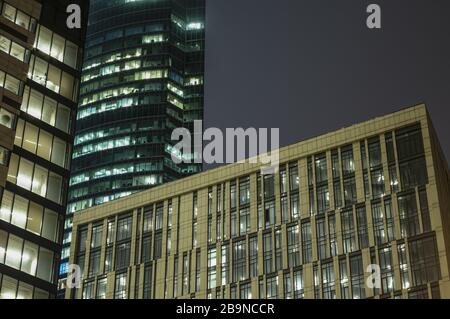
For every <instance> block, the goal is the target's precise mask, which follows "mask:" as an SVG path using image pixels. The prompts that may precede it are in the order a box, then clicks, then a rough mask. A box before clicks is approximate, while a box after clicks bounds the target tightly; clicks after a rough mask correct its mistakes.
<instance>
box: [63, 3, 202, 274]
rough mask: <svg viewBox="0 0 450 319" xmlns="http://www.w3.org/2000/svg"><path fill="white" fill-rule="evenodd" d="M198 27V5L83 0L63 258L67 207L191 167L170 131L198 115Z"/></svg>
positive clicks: (157, 180) (194, 168) (133, 189)
mask: <svg viewBox="0 0 450 319" xmlns="http://www.w3.org/2000/svg"><path fill="white" fill-rule="evenodd" d="M204 27H205V0H157V1H146V0H140V1H129V0H92V1H91V7H90V14H89V26H88V31H87V33H88V34H87V41H86V54H85V60H84V66H83V73H82V84H81V88H80V103H79V108H78V115H77V129H76V136H75V145H74V151H73V165H72V171H71V178H70V191H69V205H68V217H67V223H66V224H67V227H66V232H65V241H66V243H65V246H64V250H63V254H64V256H67V254H68V251H69V244H70V234H71V220H72V216H73V214H74V213H76V212H77V211H79V210H81V209H86V208H89V207H92V206H95V205H98V204H102V203H106V202H108V201H111V200H115V199H118V198H122V197H124V196H127V195H130V194H133V193H136V192H139V191H142V190H144V189H148V188H150V187H153V186H155V185H158V184H161V183H164V182H169V181H173V180H175V179H178V178H180V177H183V176H187V175H189V174H193V173H197V172H199V171H200V170H201V168H202V166H201V164H190V165H187V164H180V165H176V164H174V162H173V161H172V158H171V155H172V153H173V150H172V146H173V145H174V142H172V141H171V133H172V130H173V129H174V128H176V127H185V128H188V129H190V130H192V128H193V121H194V120H200V119H202V118H203V74H204V36H205V34H204V29H205V28H204ZM190 156H194V155H193V154H192V155H190ZM66 268H67V259H63V264H62V269H61V270H62V272H61V276H62V278H64V277H65V270H66Z"/></svg>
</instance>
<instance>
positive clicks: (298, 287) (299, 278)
mask: <svg viewBox="0 0 450 319" xmlns="http://www.w3.org/2000/svg"><path fill="white" fill-rule="evenodd" d="M304 297H305V294H304V285H303V271H302V270H301V269H300V270H295V271H294V299H303V298H304Z"/></svg>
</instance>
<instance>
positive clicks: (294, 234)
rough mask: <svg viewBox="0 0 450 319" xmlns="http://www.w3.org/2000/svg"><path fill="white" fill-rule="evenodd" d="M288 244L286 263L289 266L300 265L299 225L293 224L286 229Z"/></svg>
mask: <svg viewBox="0 0 450 319" xmlns="http://www.w3.org/2000/svg"><path fill="white" fill-rule="evenodd" d="M286 231H287V245H288V264H289V268H293V267H297V266H299V265H300V263H301V262H300V247H299V236H300V234H299V226H298V225H294V226H290V227H288V228H287V229H286Z"/></svg>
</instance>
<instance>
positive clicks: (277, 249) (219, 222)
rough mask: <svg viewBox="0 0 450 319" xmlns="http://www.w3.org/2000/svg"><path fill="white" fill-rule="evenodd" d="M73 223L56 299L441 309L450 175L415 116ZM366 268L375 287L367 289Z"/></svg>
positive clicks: (381, 121) (137, 198)
mask: <svg viewBox="0 0 450 319" xmlns="http://www.w3.org/2000/svg"><path fill="white" fill-rule="evenodd" d="M280 163H281V164H280V169H279V171H278V172H276V173H275V174H273V175H261V174H260V166H259V165H258V164H250V163H247V164H239V163H237V164H232V165H227V166H223V167H219V168H216V169H213V170H210V171H206V172H204V173H201V174H198V175H196V176H191V177H187V178H184V179H181V180H178V181H174V182H171V183H168V184H165V185H162V186H158V187H155V188H153V189H151V190H147V191H143V192H141V193H138V194H134V195H131V196H129V197H127V198H123V199H119V200H117V201H114V202H111V203H106V204H103V205H100V206H98V207H95V208H91V209H87V210H84V211H82V212H80V213H78V214H76V215H75V217H74V221H73V233H72V234H73V235H72V236H73V237H72V244H71V249H70V263H71V264H77V265H79V266H80V267H81V268H80V270H81V278H82V280H81V283H82V284H81V286H80V287H78V288H74V289H72V290H67V293H66V297H67V298H117V299H119V298H161V299H162V298H218V299H220V298H240V299H246V298H263V299H265V298H267V299H273V298H316V299H317V298H327V299H332V298H340V299H347V298H354V299H361V298H450V277H449V270H450V269H449V268H450V267H449V265H450V264H449V258H450V225H449V222H450V219H449V217H450V171H449V168H448V164H447V162H446V160H445V158H444V155H443V152H442V150H441V148H440V146H439V142H438V139H437V136H436V133H435V131H434V129H433V126H432V123H431V121H430V119H429V115H428V113H427V110H426V107H425V106H424V105H418V106H415V107H411V108H407V109H404V110H402V111H399V112H396V113H393V114H390V115H386V116H382V117H379V118H376V119H373V120H370V121H368V122H364V123H361V124H357V125H354V126H351V127H348V128H344V129H341V130H338V131H336V132H333V133H329V134H326V135H323V136H319V137H316V138H312V139H309V140H306V141H304V142H300V143H297V144H294V145H291V146H288V147H285V148H282V149H280ZM369 265H378V266H379V269H378V271H379V274H380V275H379V277H378V278H380V282H381V285H380V286H375V287H372V286H369V285H367V284H366V282H367V279H368V278H369V276H370V275H371V274H372V273H371V272H370V271H369V272H368V271H367V269H368V268H367V267H368V266H369Z"/></svg>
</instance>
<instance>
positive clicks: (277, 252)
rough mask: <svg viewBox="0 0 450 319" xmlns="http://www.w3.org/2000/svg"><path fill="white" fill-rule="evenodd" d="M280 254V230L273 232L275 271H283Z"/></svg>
mask: <svg viewBox="0 0 450 319" xmlns="http://www.w3.org/2000/svg"><path fill="white" fill-rule="evenodd" d="M282 257H283V256H282V252H281V229H277V230H275V271H278V270H280V269H283V258H282Z"/></svg>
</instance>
